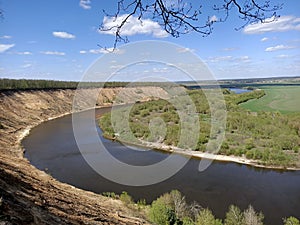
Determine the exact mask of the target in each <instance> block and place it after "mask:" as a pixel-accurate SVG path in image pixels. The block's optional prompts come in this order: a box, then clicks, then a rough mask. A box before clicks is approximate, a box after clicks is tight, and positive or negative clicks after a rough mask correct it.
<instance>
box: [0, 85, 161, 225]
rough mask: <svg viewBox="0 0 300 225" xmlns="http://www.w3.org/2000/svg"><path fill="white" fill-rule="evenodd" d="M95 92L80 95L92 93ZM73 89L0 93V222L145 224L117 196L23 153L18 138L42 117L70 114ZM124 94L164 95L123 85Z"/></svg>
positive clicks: (108, 96)
mask: <svg viewBox="0 0 300 225" xmlns="http://www.w3.org/2000/svg"><path fill="white" fill-rule="evenodd" d="M121 89H122V88H107V89H103V90H102V91H101V93H100V95H99V96H98V98H97V105H98V106H104V105H109V104H111V103H112V101H113V99H114V97H115V96H116V94H117V93H118V92H119V91H120V90H121ZM141 90H142V91H141ZM98 91H99V90H97V89H89V90H85V91H82V95H84V94H93V93H94V94H95V95H96V96H97V93H98ZM74 93H75V90H47V91H46V90H45V91H42V90H36V91H5V92H0V112H1V114H0V224H26V225H27V224H51V225H52V224H148V222H147V221H146V220H145V219H143V216H142V215H141V214H139V212H135V211H133V210H131V209H129V208H128V207H126V206H125V205H124V204H123V203H122V202H121V201H119V200H113V199H110V198H107V197H104V196H101V195H98V194H95V193H92V192H88V191H84V190H81V189H78V188H75V187H73V186H71V185H69V184H64V183H61V182H59V181H57V180H55V179H54V178H52V177H51V176H50V175H49V174H47V173H45V172H43V171H40V170H38V169H37V168H35V167H34V166H32V165H31V164H30V163H29V161H28V160H27V159H25V158H24V157H23V148H22V146H21V145H20V141H21V140H22V138H23V137H24V136H25V135H26V134H28V132H29V130H30V128H32V127H34V126H36V125H38V124H40V123H42V122H43V121H46V120H49V119H52V118H56V117H58V116H61V115H64V114H68V113H71V111H72V103H73V96H74ZM128 93H129V95H130V96H132V95H138V96H139V98H141V99H143V98H144V99H146V98H148V97H149V96H151V95H152V94H153V93H156V95H157V93H159V94H160V95H161V96H166V92H165V91H164V90H163V89H161V88H159V87H157V88H156V87H142V88H141V87H139V88H138V91H137V88H128ZM82 99H83V100H84V99H85V98H82ZM81 105H82V104H81ZM1 221H2V222H1ZM4 221H5V222H4Z"/></svg>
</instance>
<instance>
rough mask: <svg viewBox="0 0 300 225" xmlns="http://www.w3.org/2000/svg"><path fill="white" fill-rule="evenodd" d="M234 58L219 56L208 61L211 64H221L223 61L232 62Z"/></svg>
mask: <svg viewBox="0 0 300 225" xmlns="http://www.w3.org/2000/svg"><path fill="white" fill-rule="evenodd" d="M232 59H233V57H232V56H229V55H228V56H217V57H210V58H209V59H208V61H209V62H221V61H229V60H232Z"/></svg>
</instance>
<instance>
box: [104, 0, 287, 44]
mask: <svg viewBox="0 0 300 225" xmlns="http://www.w3.org/2000/svg"><path fill="white" fill-rule="evenodd" d="M282 6H283V4H279V5H273V6H272V5H271V4H270V1H261V0H223V4H222V5H220V6H219V5H212V6H209V5H208V6H206V7H210V8H212V9H213V10H214V11H216V12H217V13H219V14H221V16H220V17H219V18H218V19H212V18H213V16H214V15H207V16H205V15H203V12H202V10H203V6H202V5H198V6H196V5H195V3H193V4H192V3H188V1H184V0H119V1H118V2H117V10H116V12H115V13H114V14H109V13H107V12H106V11H103V12H104V13H105V16H106V17H108V18H113V19H114V22H116V21H117V19H118V18H120V16H124V15H126V16H125V17H124V18H123V19H122V21H121V22H120V23H118V24H116V25H114V26H111V27H107V26H105V24H104V23H103V24H102V25H101V26H100V28H99V29H100V31H101V32H104V33H105V32H108V31H110V32H113V34H114V36H115V41H114V44H113V47H114V49H115V48H116V47H117V44H118V43H119V42H125V43H126V42H128V37H127V36H124V35H122V29H123V28H124V26H125V24H127V23H128V22H129V19H130V18H131V17H136V18H137V19H138V20H139V21H140V22H141V25H143V20H145V19H152V20H153V21H154V22H157V23H158V24H159V25H160V26H161V27H162V28H163V30H164V31H165V32H167V33H168V34H169V35H171V36H172V37H175V38H178V37H180V36H181V35H183V34H187V33H190V32H197V33H199V34H201V35H202V36H207V35H210V34H211V33H212V31H213V27H212V26H213V24H214V23H216V22H225V21H226V20H227V19H228V17H229V14H230V11H233V10H234V9H236V11H237V13H238V15H239V18H240V19H241V20H242V21H244V22H243V25H242V26H240V27H238V28H236V30H239V29H241V28H244V27H245V26H246V25H248V24H251V23H256V22H261V23H266V22H272V21H274V20H276V19H277V18H278V17H279V16H278V15H277V11H279V10H280V9H281V8H282ZM203 11H204V10H203ZM269 18H271V19H269Z"/></svg>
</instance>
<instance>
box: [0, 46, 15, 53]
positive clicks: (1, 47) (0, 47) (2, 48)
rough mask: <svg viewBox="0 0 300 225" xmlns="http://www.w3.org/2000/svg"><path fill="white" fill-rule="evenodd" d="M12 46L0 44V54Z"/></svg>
mask: <svg viewBox="0 0 300 225" xmlns="http://www.w3.org/2000/svg"><path fill="white" fill-rule="evenodd" d="M14 46H15V44H8V45H6V44H0V53H3V52H5V51H7V50H8V49H10V48H12V47H14Z"/></svg>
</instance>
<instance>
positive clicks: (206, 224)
mask: <svg viewBox="0 0 300 225" xmlns="http://www.w3.org/2000/svg"><path fill="white" fill-rule="evenodd" d="M196 225H222V221H221V220H219V219H216V218H215V216H214V215H213V214H212V212H211V211H210V210H209V209H202V210H201V211H200V213H199V215H198V217H197V220H196Z"/></svg>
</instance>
